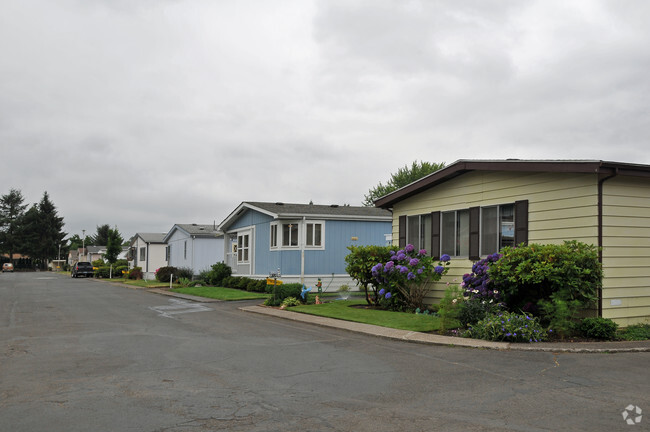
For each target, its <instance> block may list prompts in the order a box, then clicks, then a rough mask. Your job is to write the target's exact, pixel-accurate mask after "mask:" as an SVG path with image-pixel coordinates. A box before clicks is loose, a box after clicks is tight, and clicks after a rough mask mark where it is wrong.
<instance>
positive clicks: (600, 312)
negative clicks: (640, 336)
mask: <svg viewBox="0 0 650 432" xmlns="http://www.w3.org/2000/svg"><path fill="white" fill-rule="evenodd" d="M617 175H618V168H614V172H613V173H612V174H609V175H607V176H605V177H602V178H599V179H598V261H599V262H600V265H601V266H602V264H603V183H605V182H606V181H607V180H609V179H611V178H614V177H616V176H617ZM598 316H599V317H602V316H603V287H602V286H601V287H600V288H598Z"/></svg>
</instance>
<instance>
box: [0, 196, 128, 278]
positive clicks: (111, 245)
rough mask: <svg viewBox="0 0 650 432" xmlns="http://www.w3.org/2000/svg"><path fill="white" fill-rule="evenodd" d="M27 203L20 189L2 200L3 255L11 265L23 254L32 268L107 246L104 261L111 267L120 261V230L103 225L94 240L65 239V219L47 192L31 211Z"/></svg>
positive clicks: (0, 231) (0, 248)
mask: <svg viewBox="0 0 650 432" xmlns="http://www.w3.org/2000/svg"><path fill="white" fill-rule="evenodd" d="M24 202H25V198H24V197H23V194H22V192H21V191H20V190H18V189H11V190H10V191H9V193H7V194H5V195H2V197H0V252H1V253H3V254H7V255H8V256H9V260H10V261H12V262H15V261H16V260H15V259H14V256H15V255H16V254H20V255H25V256H28V257H29V258H30V259H31V260H32V263H31V264H32V265H36V266H43V265H44V264H45V263H47V261H48V260H52V259H57V258H60V257H66V256H67V254H68V251H70V250H75V249H78V248H81V247H82V245H83V246H93V245H95V246H106V248H107V252H106V255H105V259H106V260H107V261H108V262H109V263H114V262H115V261H116V260H117V256H118V255H119V254H120V252H121V251H122V244H123V243H124V239H123V238H122V236H121V234H120V233H119V231H118V229H117V227H115V228H111V227H110V226H109V225H100V226H97V233H96V234H95V235H94V236H93V235H88V236H85V239H82V238H81V237H80V236H79V235H78V234H75V235H73V236H71V237H70V238H68V239H66V236H67V233H66V232H64V231H63V226H64V222H63V217H61V216H59V214H58V212H57V209H56V206H55V205H54V203H53V202H52V200H51V199H50V196H49V194H48V193H47V191H46V192H44V193H43V197H42V198H41V200H40V201H39V202H38V203H35V204H33V205H32V206H31V207H29V206H28V205H27V204H25V203H24ZM28 207H29V208H28ZM63 259H65V258H63ZM22 261H23V260H21V262H22Z"/></svg>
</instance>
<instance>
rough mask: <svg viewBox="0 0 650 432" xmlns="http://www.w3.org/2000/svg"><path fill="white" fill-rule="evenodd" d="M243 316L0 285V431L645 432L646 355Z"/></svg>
mask: <svg viewBox="0 0 650 432" xmlns="http://www.w3.org/2000/svg"><path fill="white" fill-rule="evenodd" d="M253 304H256V302H212V303H197V302H192V301H188V300H182V299H175V298H169V297H165V296H162V295H158V294H153V293H150V292H147V291H145V290H135V289H129V288H126V287H123V286H118V285H113V284H110V283H106V282H101V281H95V280H92V279H89V280H85V279H71V278H67V277H64V276H60V275H56V274H51V273H15V274H2V275H0V430H3V431H4V430H6V431H12V432H18V431H30V432H31V431H65V432H71V431H83V432H87V431H146V432H155V431H161V432H162V431H169V432H186V431H220V430H227V431H275V430H277V431H373V432H377V431H398V430H399V431H438V430H440V431H560V430H572V431H581V430H584V431H619V430H620V431H635V430H637V431H638V430H650V417H646V416H650V391H649V389H650V373H649V369H650V353H648V352H634V353H616V354H601V353H597V354H596V353H590V354H575V353H553V352H526V351H499V350H484V349H472V348H458V347H447V346H432V345H423V344H416V343H409V342H403V341H396V340H387V339H381V338H377V337H371V336H367V335H362V334H355V333H351V332H348V331H342V330H338V329H332V328H324V327H319V326H314V325H311V324H304V323H298V322H293V321H287V320H282V319H278V318H275V317H270V316H264V315H257V314H251V313H247V312H243V311H241V310H240V309H239V307H241V306H242V305H253ZM629 406H632V407H634V410H632V411H634V413H633V414H634V415H632V414H629V413H630V412H631V411H628V415H627V416H625V417H624V416H623V414H624V412H625V411H626V408H627V407H629ZM636 407H638V409H639V410H642V412H643V415H641V416H639V415H638V414H636ZM630 418H632V419H633V423H634V424H632V425H630V424H628V420H629V419H630ZM636 420H638V422H637V421H636Z"/></svg>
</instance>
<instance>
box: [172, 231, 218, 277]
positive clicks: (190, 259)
mask: <svg viewBox="0 0 650 432" xmlns="http://www.w3.org/2000/svg"><path fill="white" fill-rule="evenodd" d="M164 241H165V243H167V262H168V264H167V265H169V266H173V267H176V268H189V269H192V273H193V274H194V275H195V276H196V275H198V274H199V273H201V272H202V271H207V270H210V268H211V267H212V266H213V265H214V264H216V263H218V262H221V261H223V241H224V239H223V233H222V232H221V231H219V230H218V229H217V227H216V226H215V225H214V224H209V225H200V224H176V225H174V226H173V227H172V228H171V229H170V230H169V232H168V233H167V235H165V238H164Z"/></svg>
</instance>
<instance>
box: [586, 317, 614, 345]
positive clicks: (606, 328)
mask: <svg viewBox="0 0 650 432" xmlns="http://www.w3.org/2000/svg"><path fill="white" fill-rule="evenodd" d="M578 328H579V330H580V333H582V335H583V336H585V337H588V338H593V339H606V340H613V339H615V338H616V330H617V329H618V324H616V323H615V322H614V321H612V320H611V319H609V318H600V317H598V318H585V319H583V320H582V321H581V322H580V325H579V327H578Z"/></svg>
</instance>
